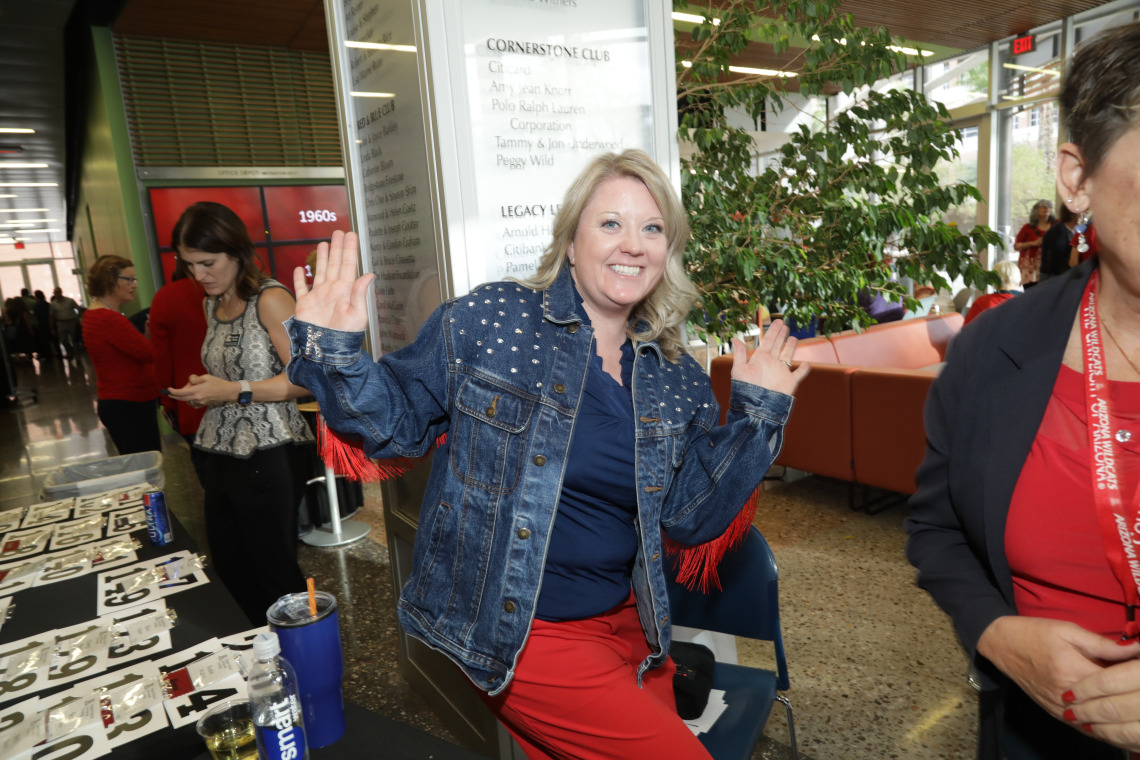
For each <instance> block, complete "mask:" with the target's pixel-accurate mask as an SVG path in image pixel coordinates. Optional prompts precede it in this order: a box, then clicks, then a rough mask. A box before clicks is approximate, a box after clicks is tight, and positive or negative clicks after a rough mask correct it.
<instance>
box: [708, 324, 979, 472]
mask: <svg viewBox="0 0 1140 760" xmlns="http://www.w3.org/2000/svg"><path fill="white" fill-rule="evenodd" d="M961 328H962V315H961V314H946V315H938V316H933V317H922V318H918V319H908V320H903V321H900V322H889V323H887V324H883V325H875V326H874V327H871V328H869V329H867V330H864V331H863V332H861V333H860V332H856V331H854V330H847V331H844V332H841V333H836V334H835V335H832V336H830V337H820V338H811V339H808V340H804V341H800V343H799V345H798V346H797V347H796V355H795V358H796V361H797V362H799V361H807V362H810V363H811V365H812V370H811V373H810V374H809V375H808V376H807V378H806V379H805V380H804V382H803V383H802V384H801V385H800V388H799V391H798V392H797V394H796V403H795V406H794V407H793V408H792V414H791V417H790V418H789V419H788V424H787V426H786V427H785V429H784V447H783V449H782V450H781V451H780V456H779V457H778V458H777V459H776V464H781V465H785V466H787V467H792V468H795V469H797V470H805V471H807V472H813V473H816V474H818V475H824V476H826V477H830V478H837V479H839V480H846V481H848V482H851V483H861V484H863V485H865V486H873V487H876V488H883V489H887V490H890V491H898V492H900V493H907V494H909V493H914V488H915V486H914V471H915V470H916V469H917V468H918V465H919V463H920V462H921V461H922V456H923V452H924V450H925V445H926V434H925V431H924V428H923V424H922V407H923V404H924V403H925V400H926V393H927V391H928V390H929V388H930V383H931V382H932V381H933V380H934V378H935V377H936V376H937V372H936V371H935V370H933V369H926V368H927V367H930V366H931V365H936V364H938V363H939V362H941V361H942V360H943V358H944V357H945V355H946V348H947V346H948V345H949V343H950V340H951V339H952V338H953V337H954V336H955V335H956V334H957V333H958V331H959V330H960V329H961ZM731 371H732V357H731V356H718V357H717V358H715V359H713V360H712V367H711V372H710V375H711V380H712V387H713V392H714V393H715V394H716V396H717V400H718V401H719V402H720V405H721V409H722V412H721V421H722V422H723V421H724V414H725V412H724V410H725V408H726V407H727V404H728V395H729V387H730V382H731V380H730V373H731Z"/></svg>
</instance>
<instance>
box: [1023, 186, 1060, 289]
mask: <svg viewBox="0 0 1140 760" xmlns="http://www.w3.org/2000/svg"><path fill="white" fill-rule="evenodd" d="M1056 221H1057V217H1055V216H1053V204H1052V202H1050V201H1046V200H1040V201H1037V202H1036V203H1034V204H1033V210H1032V211H1030V212H1029V221H1028V222H1026V223H1025V224H1023V225H1022V226H1021V230H1020V231H1018V233H1017V239H1016V240H1014V241H1013V250H1015V251H1017V252H1018V253H1020V254H1021V256H1020V257H1019V258H1018V260H1017V265H1018V267H1020V268H1021V284H1022V285H1026V286H1028V285H1030V284H1033V283H1036V282H1037V275H1038V273H1039V272H1040V271H1041V239H1042V238H1043V237H1045V233H1046V232H1048V231H1049V228H1050V227H1052V226H1053V224H1054V222H1056Z"/></svg>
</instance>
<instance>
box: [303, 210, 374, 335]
mask: <svg viewBox="0 0 1140 760" xmlns="http://www.w3.org/2000/svg"><path fill="white" fill-rule="evenodd" d="M358 259H359V244H358V242H357V239H356V233H355V232H349V233H344V232H341V231H340V230H337V231H336V232H334V233H333V235H332V242H331V243H321V244H320V245H319V246H317V267H316V271H315V272H314V273H313V285H312V287H310V286H309V285H308V284H307V283H306V282H305V269H304V267H297V268H296V269H294V270H293V286H294V289H295V290H296V291H297V310H296V317H297V319H299V320H300V321H302V322H309V323H311V324H314V325H318V326H320V327H329V328H332V329H333V330H344V331H346V332H360V331H361V330H363V329H364V328H366V327H368V286H369V285H370V284H371V283H372V280H373V279H374V278H375V275H372V274H366V275H363V276H361V277H357V276H356V262H357V260H358Z"/></svg>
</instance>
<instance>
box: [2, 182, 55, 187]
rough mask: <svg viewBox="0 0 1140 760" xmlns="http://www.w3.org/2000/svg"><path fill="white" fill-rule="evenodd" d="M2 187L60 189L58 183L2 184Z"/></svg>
mask: <svg viewBox="0 0 1140 760" xmlns="http://www.w3.org/2000/svg"><path fill="white" fill-rule="evenodd" d="M0 187H59V183H58V182H0Z"/></svg>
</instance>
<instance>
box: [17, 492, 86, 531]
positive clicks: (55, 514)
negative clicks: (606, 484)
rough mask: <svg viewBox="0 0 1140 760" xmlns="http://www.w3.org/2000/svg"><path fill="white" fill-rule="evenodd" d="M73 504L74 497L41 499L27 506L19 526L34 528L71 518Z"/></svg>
mask: <svg viewBox="0 0 1140 760" xmlns="http://www.w3.org/2000/svg"><path fill="white" fill-rule="evenodd" d="M74 506H75V499H59V500H58V501H42V502H37V503H36V504H32V505H30V506H29V507H28V512H27V514H26V515H24V521H23V522H22V523H21V524H20V527H21V528H35V527H38V526H40V525H47V524H49V523H57V522H62V521H64V520H69V519H71V509H72V507H74Z"/></svg>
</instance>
